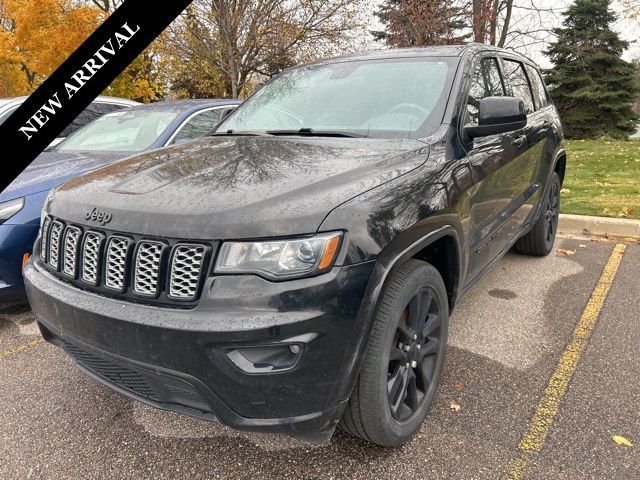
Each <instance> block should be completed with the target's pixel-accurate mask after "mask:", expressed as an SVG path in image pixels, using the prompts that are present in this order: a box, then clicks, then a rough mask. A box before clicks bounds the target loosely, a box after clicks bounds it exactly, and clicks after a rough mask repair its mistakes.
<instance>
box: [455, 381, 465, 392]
mask: <svg viewBox="0 0 640 480" xmlns="http://www.w3.org/2000/svg"><path fill="white" fill-rule="evenodd" d="M453 388H455V389H456V390H458V391H459V392H460V391H462V390H464V383H461V382H458V383H454V384H453Z"/></svg>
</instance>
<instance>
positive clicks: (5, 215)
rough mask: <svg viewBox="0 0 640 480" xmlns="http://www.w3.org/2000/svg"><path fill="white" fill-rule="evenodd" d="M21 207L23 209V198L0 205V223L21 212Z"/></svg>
mask: <svg viewBox="0 0 640 480" xmlns="http://www.w3.org/2000/svg"><path fill="white" fill-rule="evenodd" d="M22 207H24V197H21V198H16V199H14V200H9V201H8V202H4V203H0V223H4V222H6V221H7V220H9V219H10V218H11V217H13V216H14V215H15V214H16V213H18V212H19V211H20V210H22Z"/></svg>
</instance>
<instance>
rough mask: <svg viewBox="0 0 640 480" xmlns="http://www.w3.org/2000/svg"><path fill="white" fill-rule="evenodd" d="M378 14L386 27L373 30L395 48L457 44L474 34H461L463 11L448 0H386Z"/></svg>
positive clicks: (463, 22)
mask: <svg viewBox="0 0 640 480" xmlns="http://www.w3.org/2000/svg"><path fill="white" fill-rule="evenodd" d="M375 14H376V16H377V17H378V18H379V19H380V21H381V22H382V24H383V25H384V26H385V30H384V31H375V32H371V33H372V34H373V36H374V37H375V38H376V40H382V41H384V42H385V43H386V44H387V45H390V46H392V47H419V46H425V45H453V44H459V43H462V42H464V40H465V39H466V38H468V37H469V36H470V35H471V34H468V35H461V33H460V30H461V29H463V28H465V27H466V26H467V23H466V21H465V18H464V15H463V12H462V10H461V9H460V8H458V7H454V6H452V5H451V2H448V1H445V0H386V1H385V2H384V3H383V4H382V5H380V9H379V10H378V11H377V12H375Z"/></svg>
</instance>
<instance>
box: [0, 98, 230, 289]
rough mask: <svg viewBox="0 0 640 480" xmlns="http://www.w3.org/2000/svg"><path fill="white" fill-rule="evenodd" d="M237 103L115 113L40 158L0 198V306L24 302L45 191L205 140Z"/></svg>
mask: <svg viewBox="0 0 640 480" xmlns="http://www.w3.org/2000/svg"><path fill="white" fill-rule="evenodd" d="M239 103H240V102H238V101H235V100H182V101H174V102H158V103H154V104H150V105H140V106H136V107H132V108H128V109H125V110H119V111H117V112H113V113H109V114H107V115H104V116H103V117H100V118H99V119H97V120H95V121H93V122H92V123H90V124H89V125H87V126H86V127H84V128H82V129H80V130H78V131H77V132H76V133H74V134H72V135H71V136H69V137H68V138H67V139H65V140H64V141H63V142H61V143H60V144H58V145H57V146H55V147H53V148H50V149H48V150H47V151H45V152H43V153H42V154H40V155H39V156H38V157H37V158H36V159H35V160H34V161H33V162H32V163H31V165H29V167H27V168H26V169H25V170H24V172H22V173H21V174H20V176H19V177H18V178H16V179H15V180H14V181H13V183H11V185H9V186H8V187H7V188H6V189H5V190H4V191H3V192H2V193H1V194H0V301H4V302H6V301H13V300H22V299H24V298H25V294H24V284H23V280H22V266H23V264H24V262H25V261H26V260H27V258H28V257H29V256H30V255H31V252H32V248H33V243H34V241H35V239H36V236H37V233H38V228H39V226H40V212H41V211H42V207H43V205H44V202H45V200H46V198H47V195H48V194H49V190H51V189H52V188H54V187H56V186H58V185H60V184H61V183H64V182H65V181H67V180H69V179H71V178H74V177H77V176H79V175H82V174H84V173H87V172H90V171H92V170H95V169H96V168H99V167H102V166H104V165H106V164H108V163H112V162H115V161H117V160H120V159H123V158H125V157H128V156H130V155H133V154H135V153H138V152H143V151H147V150H152V149H156V148H161V147H164V146H168V145H173V144H176V143H181V142H185V141H189V140H192V139H195V138H197V137H200V136H202V135H205V134H206V133H208V132H210V131H211V130H212V129H213V128H214V127H215V126H216V125H217V124H218V123H219V121H220V119H221V118H222V117H223V116H224V115H226V114H227V112H228V111H230V110H232V109H234V108H236V107H237V106H238V105H239Z"/></svg>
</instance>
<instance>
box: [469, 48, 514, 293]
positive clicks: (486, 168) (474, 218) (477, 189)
mask: <svg viewBox="0 0 640 480" xmlns="http://www.w3.org/2000/svg"><path fill="white" fill-rule="evenodd" d="M505 95H507V89H506V87H505V84H504V80H503V77H502V73H501V70H500V63H499V59H498V58H496V57H493V56H489V57H484V58H480V59H479V60H478V62H477V64H476V66H475V67H474V69H473V77H472V80H471V86H470V88H469V94H468V97H467V104H466V107H465V109H466V111H465V112H464V115H465V118H464V119H463V125H468V124H472V125H473V124H477V123H478V106H479V104H480V100H482V99H483V98H486V97H496V96H505ZM513 133H515V132H511V133H508V134H502V135H490V136H488V137H480V138H476V139H474V140H473V144H472V146H471V148H470V150H469V151H468V153H467V156H466V158H467V161H468V162H469V166H470V167H471V171H472V174H473V182H474V185H473V187H471V189H469V191H468V195H469V231H470V235H469V237H468V238H469V240H468V242H469V243H468V251H469V261H468V266H467V279H468V280H469V281H472V280H473V279H474V278H475V277H476V276H477V275H478V274H480V273H481V272H482V270H483V269H484V268H485V267H486V266H487V265H488V264H489V263H490V262H491V261H492V260H493V258H495V256H496V255H497V254H499V253H500V246H499V241H498V239H499V238H501V231H502V229H503V228H505V226H506V223H505V221H504V218H501V217H500V216H499V215H498V211H499V208H501V205H502V203H503V199H504V198H505V197H507V196H509V195H511V192H512V190H513V185H512V181H513V180H512V179H511V178H509V177H508V176H507V175H505V171H504V169H505V166H507V165H509V164H510V163H511V162H512V161H513V160H514V156H515V155H517V154H518V152H519V151H520V149H521V148H522V147H520V146H517V145H515V144H514V136H513Z"/></svg>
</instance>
